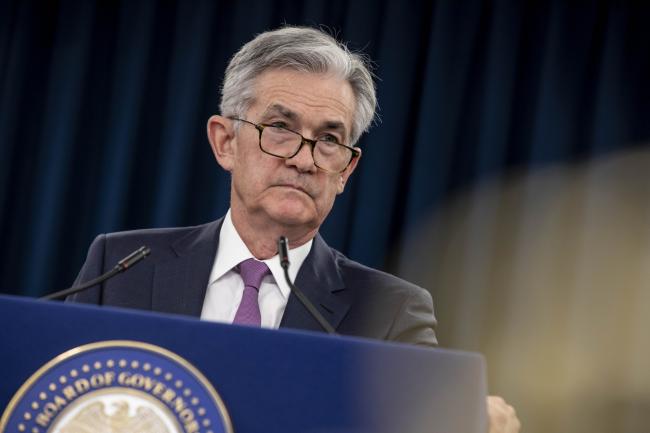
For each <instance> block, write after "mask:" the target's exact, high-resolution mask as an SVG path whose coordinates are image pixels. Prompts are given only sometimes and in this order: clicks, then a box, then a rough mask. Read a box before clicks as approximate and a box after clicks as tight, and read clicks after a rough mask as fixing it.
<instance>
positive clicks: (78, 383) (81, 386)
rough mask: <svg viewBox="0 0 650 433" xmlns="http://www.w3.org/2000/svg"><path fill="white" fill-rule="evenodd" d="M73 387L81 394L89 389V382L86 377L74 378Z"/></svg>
mask: <svg viewBox="0 0 650 433" xmlns="http://www.w3.org/2000/svg"><path fill="white" fill-rule="evenodd" d="M74 387H75V389H76V390H77V393H79V394H83V393H84V392H86V391H88V390H89V389H90V383H89V382H88V380H86V379H79V380H75V382H74Z"/></svg>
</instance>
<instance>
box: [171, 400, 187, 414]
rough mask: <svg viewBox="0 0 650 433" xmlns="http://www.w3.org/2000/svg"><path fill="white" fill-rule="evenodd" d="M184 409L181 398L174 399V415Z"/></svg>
mask: <svg viewBox="0 0 650 433" xmlns="http://www.w3.org/2000/svg"><path fill="white" fill-rule="evenodd" d="M183 409H185V402H184V401H183V398H182V397H176V400H174V410H175V411H176V413H178V412H180V411H182V410H183Z"/></svg>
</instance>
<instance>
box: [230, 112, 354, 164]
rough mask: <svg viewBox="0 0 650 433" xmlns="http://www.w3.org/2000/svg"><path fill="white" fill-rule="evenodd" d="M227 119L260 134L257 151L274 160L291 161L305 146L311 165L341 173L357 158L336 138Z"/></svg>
mask: <svg viewBox="0 0 650 433" xmlns="http://www.w3.org/2000/svg"><path fill="white" fill-rule="evenodd" d="M229 119H232V120H238V121H240V122H244V123H248V124H249V125H252V126H254V127H255V129H257V131H258V132H259V134H260V140H259V144H260V150H261V151H262V152H264V153H267V154H269V155H272V156H275V157H278V158H283V159H290V158H293V157H294V156H296V155H297V154H298V152H300V149H302V146H303V144H305V143H307V144H309V145H310V146H311V156H312V158H313V159H314V165H315V166H316V167H318V168H320V169H321V170H323V171H327V172H329V173H342V172H343V171H345V169H346V168H348V165H350V163H351V162H352V160H353V159H354V158H356V157H358V156H359V151H358V150H357V149H355V148H354V147H351V146H346V145H345V144H341V143H339V142H337V141H336V138H335V137H334V136H331V135H326V136H325V137H323V138H320V139H318V140H311V139H309V138H305V137H303V136H302V134H299V133H297V132H296V131H292V130H291V129H287V128H285V127H282V126H274V125H266V124H257V123H253V122H249V121H248V120H244V119H239V118H237V117H230V118H229Z"/></svg>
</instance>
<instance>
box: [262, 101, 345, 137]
mask: <svg viewBox="0 0 650 433" xmlns="http://www.w3.org/2000/svg"><path fill="white" fill-rule="evenodd" d="M277 114H279V115H281V116H282V117H284V118H286V119H289V120H298V119H300V116H299V115H298V113H296V112H295V111H292V110H291V109H289V108H287V107H285V106H284V105H282V104H277V103H276V104H271V105H269V106H268V107H267V108H266V110H264V112H263V113H262V120H263V119H266V118H269V117H272V116H274V115H277ZM319 129H325V130H331V131H332V130H333V131H337V132H340V133H342V134H343V135H346V134H347V129H346V127H345V123H343V122H341V121H338V120H326V121H324V122H323V123H322V124H321V125H320V126H319Z"/></svg>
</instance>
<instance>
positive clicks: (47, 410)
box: [43, 402, 59, 418]
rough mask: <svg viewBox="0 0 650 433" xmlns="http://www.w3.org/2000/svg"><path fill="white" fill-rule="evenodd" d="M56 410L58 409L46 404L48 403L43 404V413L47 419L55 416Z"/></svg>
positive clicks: (50, 403)
mask: <svg viewBox="0 0 650 433" xmlns="http://www.w3.org/2000/svg"><path fill="white" fill-rule="evenodd" d="M58 410H59V409H58V408H57V407H56V405H55V404H54V403H52V402H48V403H45V407H44V408H43V413H44V414H45V415H47V416H48V417H49V418H51V417H53V416H54V415H56V413H57V412H58Z"/></svg>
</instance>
